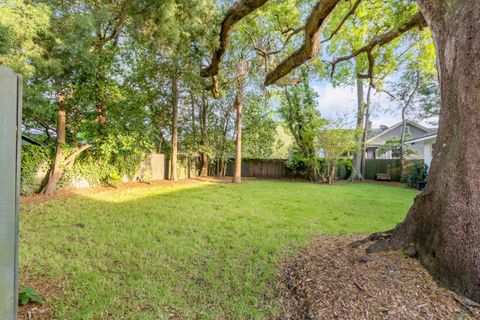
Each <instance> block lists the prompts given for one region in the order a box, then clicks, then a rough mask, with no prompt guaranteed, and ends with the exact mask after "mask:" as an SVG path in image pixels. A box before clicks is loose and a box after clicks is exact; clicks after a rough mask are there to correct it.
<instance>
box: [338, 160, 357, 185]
mask: <svg viewBox="0 0 480 320" xmlns="http://www.w3.org/2000/svg"><path fill="white" fill-rule="evenodd" d="M352 171H353V161H352V159H351V158H340V159H338V160H337V170H336V172H335V179H337V180H347V179H348V178H349V177H350V175H351V174H352Z"/></svg>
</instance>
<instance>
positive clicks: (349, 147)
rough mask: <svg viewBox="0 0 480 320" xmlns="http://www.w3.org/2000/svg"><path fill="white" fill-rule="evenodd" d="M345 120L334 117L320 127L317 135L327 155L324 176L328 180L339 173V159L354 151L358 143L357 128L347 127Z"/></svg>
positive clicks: (320, 147) (325, 155)
mask: <svg viewBox="0 0 480 320" xmlns="http://www.w3.org/2000/svg"><path fill="white" fill-rule="evenodd" d="M344 127H345V123H344V120H343V119H341V118H339V119H333V120H328V122H327V123H326V124H325V125H324V126H323V127H322V128H320V129H319V131H318V136H317V144H318V148H319V150H320V151H321V153H322V155H323V156H324V157H325V167H326V168H325V170H324V172H323V176H324V177H325V178H326V180H327V181H328V182H332V179H333V178H334V177H335V176H337V175H338V174H337V173H338V167H337V164H338V160H339V159H340V158H341V157H343V156H345V155H346V154H348V153H350V152H353V151H354V150H355V149H356V148H357V146H358V144H357V140H356V133H357V131H356V130H353V129H345V128H344Z"/></svg>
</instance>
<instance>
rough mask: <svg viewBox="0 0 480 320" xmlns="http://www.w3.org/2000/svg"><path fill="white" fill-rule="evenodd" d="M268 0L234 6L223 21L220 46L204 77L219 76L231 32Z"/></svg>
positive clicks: (203, 74) (203, 72) (246, 0)
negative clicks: (238, 23) (237, 24)
mask: <svg viewBox="0 0 480 320" xmlns="http://www.w3.org/2000/svg"><path fill="white" fill-rule="evenodd" d="M267 2H268V0H240V1H238V2H236V3H235V4H234V5H232V6H231V7H230V8H229V9H228V11H227V15H226V16H225V18H224V19H223V21H222V24H221V28H220V46H219V47H218V49H217V50H216V51H215V52H214V53H213V57H212V62H211V63H210V65H209V66H208V67H206V68H204V69H202V70H201V72H200V75H201V76H202V77H205V78H206V77H213V76H216V75H218V70H219V65H220V61H221V60H222V57H223V54H224V53H225V51H226V50H227V47H228V43H229V42H230V32H231V30H232V28H233V27H234V26H235V24H236V23H237V22H239V21H240V20H242V19H243V18H245V17H246V16H248V15H249V14H250V13H252V12H253V11H255V10H256V9H258V8H260V7H261V6H263V5H264V4H265V3H267Z"/></svg>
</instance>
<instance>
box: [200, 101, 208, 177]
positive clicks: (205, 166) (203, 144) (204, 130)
mask: <svg viewBox="0 0 480 320" xmlns="http://www.w3.org/2000/svg"><path fill="white" fill-rule="evenodd" d="M207 115H208V103H207V98H206V96H205V94H204V95H203V97H202V114H201V118H200V120H201V121H200V125H201V128H202V129H201V130H202V138H201V139H200V145H201V151H200V161H201V163H202V168H201V170H200V176H201V177H206V176H208V154H207V152H206V150H205V149H206V147H207Z"/></svg>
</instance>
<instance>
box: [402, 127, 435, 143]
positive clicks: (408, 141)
mask: <svg viewBox="0 0 480 320" xmlns="http://www.w3.org/2000/svg"><path fill="white" fill-rule="evenodd" d="M437 132H438V129H437V128H435V129H433V130H431V131H430V132H429V133H427V134H424V135H422V136H420V137H416V138H414V139H410V140H407V141H405V143H415V142H420V141H424V140H428V139H431V138H436V137H437Z"/></svg>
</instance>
